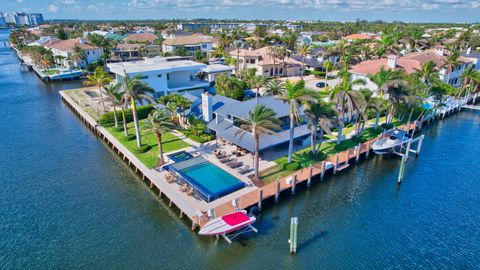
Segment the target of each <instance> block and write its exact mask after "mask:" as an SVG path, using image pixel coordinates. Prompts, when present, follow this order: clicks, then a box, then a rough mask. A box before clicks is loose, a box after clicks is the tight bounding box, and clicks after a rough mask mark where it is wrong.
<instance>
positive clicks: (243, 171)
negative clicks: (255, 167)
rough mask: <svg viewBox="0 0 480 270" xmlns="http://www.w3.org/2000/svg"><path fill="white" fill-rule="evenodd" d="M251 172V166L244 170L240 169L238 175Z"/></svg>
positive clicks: (246, 166) (245, 167)
mask: <svg viewBox="0 0 480 270" xmlns="http://www.w3.org/2000/svg"><path fill="white" fill-rule="evenodd" d="M249 171H250V166H248V165H245V166H244V167H243V168H240V169H238V173H240V174H246V173H248V172H249Z"/></svg>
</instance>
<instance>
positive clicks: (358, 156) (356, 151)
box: [355, 144, 362, 162]
mask: <svg viewBox="0 0 480 270" xmlns="http://www.w3.org/2000/svg"><path fill="white" fill-rule="evenodd" d="M361 148H362V145H361V144H359V145H357V146H355V155H356V156H355V162H358V160H359V159H360V149H361Z"/></svg>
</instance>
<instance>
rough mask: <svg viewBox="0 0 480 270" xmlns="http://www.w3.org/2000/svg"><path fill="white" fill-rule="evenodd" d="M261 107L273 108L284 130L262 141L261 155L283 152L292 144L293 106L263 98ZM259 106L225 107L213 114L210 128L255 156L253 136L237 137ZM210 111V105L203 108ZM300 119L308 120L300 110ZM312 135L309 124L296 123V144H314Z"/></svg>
mask: <svg viewBox="0 0 480 270" xmlns="http://www.w3.org/2000/svg"><path fill="white" fill-rule="evenodd" d="M207 101H208V100H207ZM258 104H260V105H265V106H268V107H270V108H272V109H273V110H274V112H275V113H276V117H278V119H279V120H280V121H281V130H277V134H276V135H269V136H264V137H262V138H261V139H260V151H263V150H265V149H268V148H282V146H284V145H285V144H286V143H288V141H289V127H290V120H289V110H290V108H289V105H288V104H287V103H285V102H283V101H281V100H280V99H278V98H276V97H274V96H266V97H259V98H258ZM256 105H257V102H256V100H255V99H251V100H247V101H237V102H235V103H233V104H230V105H226V106H222V107H221V108H219V109H218V110H216V111H215V112H213V118H212V120H211V121H210V122H209V123H208V128H209V129H211V130H213V131H214V132H215V134H216V136H217V138H224V139H226V140H227V141H229V142H231V143H233V144H235V145H238V146H240V147H242V148H244V149H247V150H248V151H250V152H255V147H254V138H253V135H252V134H251V133H248V132H247V133H246V134H245V135H244V136H239V135H238V134H237V133H238V131H239V129H240V127H239V126H240V124H241V123H242V121H243V120H245V119H246V118H247V116H248V113H249V112H250V111H252V109H253V108H254V107H255V106H256ZM210 107H212V105H211V104H208V103H207V104H205V105H203V108H210ZM209 110H210V109H209ZM300 116H301V117H302V118H305V114H304V113H303V110H302V109H300ZM309 134H310V131H309V129H308V127H307V124H306V123H305V121H303V122H301V123H300V124H297V123H296V124H295V128H294V136H295V137H294V144H297V145H305V146H307V145H308V143H309V142H310V141H309V138H308V135H309Z"/></svg>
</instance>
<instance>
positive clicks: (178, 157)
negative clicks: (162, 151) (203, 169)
mask: <svg viewBox="0 0 480 270" xmlns="http://www.w3.org/2000/svg"><path fill="white" fill-rule="evenodd" d="M167 157H168V158H169V159H171V160H172V161H173V162H175V163H177V162H181V161H184V160H187V159H191V158H192V157H193V156H192V154H190V153H188V152H185V151H180V152H177V153H173V154H170V155H167Z"/></svg>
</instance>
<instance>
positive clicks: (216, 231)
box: [198, 210, 256, 237]
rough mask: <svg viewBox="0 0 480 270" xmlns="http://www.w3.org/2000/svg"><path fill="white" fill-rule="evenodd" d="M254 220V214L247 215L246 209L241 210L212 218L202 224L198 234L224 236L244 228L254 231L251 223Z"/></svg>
mask: <svg viewBox="0 0 480 270" xmlns="http://www.w3.org/2000/svg"><path fill="white" fill-rule="evenodd" d="M255 221H256V218H255V217H254V216H249V215H247V211H245V210H241V211H236V212H233V213H231V214H227V215H224V216H221V217H217V218H214V219H212V220H210V221H209V222H207V223H205V225H203V226H202V228H201V229H200V231H199V232H198V234H200V235H221V236H224V237H225V236H226V234H228V233H232V232H235V231H238V230H242V229H245V228H250V229H251V230H253V231H256V229H255V228H253V227H252V226H251V225H252V224H253V223H254V222H255Z"/></svg>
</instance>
